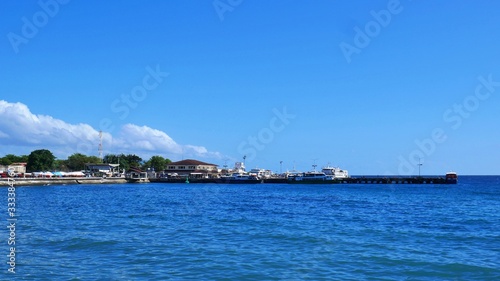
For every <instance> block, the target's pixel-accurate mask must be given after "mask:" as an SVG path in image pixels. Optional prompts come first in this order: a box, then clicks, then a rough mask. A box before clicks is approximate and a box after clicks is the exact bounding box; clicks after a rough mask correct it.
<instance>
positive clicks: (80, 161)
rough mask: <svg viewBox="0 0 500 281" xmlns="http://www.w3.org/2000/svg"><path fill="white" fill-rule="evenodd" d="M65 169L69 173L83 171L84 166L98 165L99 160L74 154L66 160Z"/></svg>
mask: <svg viewBox="0 0 500 281" xmlns="http://www.w3.org/2000/svg"><path fill="white" fill-rule="evenodd" d="M66 161H67V163H66V165H67V167H68V169H69V170H71V171H80V170H84V169H85V164H88V163H100V162H101V160H100V159H99V157H97V156H87V155H84V154H81V153H75V154H73V155H71V156H69V157H68V160H66Z"/></svg>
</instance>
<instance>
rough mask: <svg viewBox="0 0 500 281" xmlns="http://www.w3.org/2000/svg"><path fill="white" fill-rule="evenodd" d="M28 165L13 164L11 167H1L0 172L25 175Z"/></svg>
mask: <svg viewBox="0 0 500 281" xmlns="http://www.w3.org/2000/svg"><path fill="white" fill-rule="evenodd" d="M26 165H27V163H12V164H10V165H0V172H5V173H11V174H12V173H13V174H25V173H26Z"/></svg>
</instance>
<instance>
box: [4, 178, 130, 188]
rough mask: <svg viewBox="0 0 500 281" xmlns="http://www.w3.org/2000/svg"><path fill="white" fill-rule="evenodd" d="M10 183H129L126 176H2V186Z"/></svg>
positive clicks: (29, 184)
mask: <svg viewBox="0 0 500 281" xmlns="http://www.w3.org/2000/svg"><path fill="white" fill-rule="evenodd" d="M9 183H10V184H12V183H14V186H43V185H65V184H121V183H127V180H126V179H125V178H98V177H93V178H85V177H76V178H0V187H4V186H5V187H8V186H9Z"/></svg>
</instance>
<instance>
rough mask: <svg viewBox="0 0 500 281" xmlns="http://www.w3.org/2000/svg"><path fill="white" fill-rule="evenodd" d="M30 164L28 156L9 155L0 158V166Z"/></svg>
mask: <svg viewBox="0 0 500 281" xmlns="http://www.w3.org/2000/svg"><path fill="white" fill-rule="evenodd" d="M26 162H28V155H21V156H17V155H14V154H7V155H5V156H4V157H2V158H0V165H6V166H7V165H10V164H12V163H26Z"/></svg>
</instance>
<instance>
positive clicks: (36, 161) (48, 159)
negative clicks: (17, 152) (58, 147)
mask: <svg viewBox="0 0 500 281" xmlns="http://www.w3.org/2000/svg"><path fill="white" fill-rule="evenodd" d="M55 159H56V158H55V157H54V155H53V154H52V152H50V150H47V149H38V150H35V151H32V152H31V153H30V155H29V156H28V164H27V166H26V169H27V170H28V171H31V172H34V171H49V170H52V167H53V166H54V160H55Z"/></svg>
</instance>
